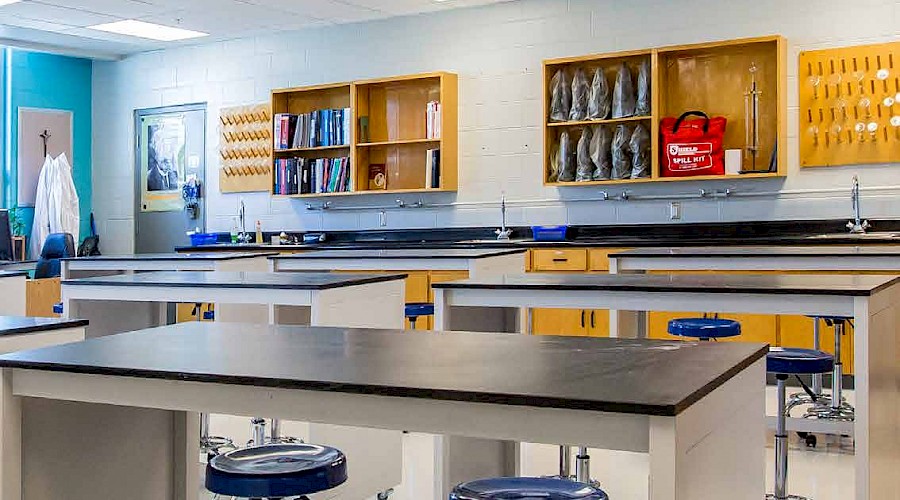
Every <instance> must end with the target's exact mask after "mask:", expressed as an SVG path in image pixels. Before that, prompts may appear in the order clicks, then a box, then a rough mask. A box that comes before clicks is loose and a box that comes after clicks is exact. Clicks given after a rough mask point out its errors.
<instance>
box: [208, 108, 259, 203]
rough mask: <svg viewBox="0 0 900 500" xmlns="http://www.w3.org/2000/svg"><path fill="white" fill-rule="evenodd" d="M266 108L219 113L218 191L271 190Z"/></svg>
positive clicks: (226, 110)
mask: <svg viewBox="0 0 900 500" xmlns="http://www.w3.org/2000/svg"><path fill="white" fill-rule="evenodd" d="M270 127H271V111H270V110H269V105H268V104H259V105H255V106H240V107H235V108H225V109H222V110H221V112H220V116H219V161H220V168H219V191H221V192H223V193H247V192H253V191H268V190H270V189H271V188H272V186H271V177H272V131H271V129H270Z"/></svg>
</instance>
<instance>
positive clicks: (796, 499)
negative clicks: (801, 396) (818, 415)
mask: <svg viewBox="0 0 900 500" xmlns="http://www.w3.org/2000/svg"><path fill="white" fill-rule="evenodd" d="M775 378H776V380H777V381H778V413H777V424H776V426H775V494H774V495H766V499H767V500H806V499H805V498H804V497H800V496H796V495H788V494H787V479H788V437H787V401H786V400H787V379H788V376H787V375H784V374H781V373H779V374H777V375H776V376H775Z"/></svg>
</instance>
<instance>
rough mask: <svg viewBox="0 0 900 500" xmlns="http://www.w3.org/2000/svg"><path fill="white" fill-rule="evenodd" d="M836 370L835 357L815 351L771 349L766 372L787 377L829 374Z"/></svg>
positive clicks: (783, 348) (767, 357) (767, 358)
mask: <svg viewBox="0 0 900 500" xmlns="http://www.w3.org/2000/svg"><path fill="white" fill-rule="evenodd" d="M832 368H834V356H832V355H831V354H828V353H827V352H822V351H816V350H814V349H797V348H785V347H771V348H769V354H768V355H767V356H766V371H767V372H769V373H781V374H787V375H804V374H816V373H828V372H830V371H831V370H832Z"/></svg>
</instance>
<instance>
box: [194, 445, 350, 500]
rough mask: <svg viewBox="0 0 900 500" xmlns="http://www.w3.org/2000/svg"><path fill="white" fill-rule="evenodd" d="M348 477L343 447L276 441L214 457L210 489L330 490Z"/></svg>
mask: <svg viewBox="0 0 900 500" xmlns="http://www.w3.org/2000/svg"><path fill="white" fill-rule="evenodd" d="M346 480H347V458H346V457H345V456H344V454H343V453H341V452H340V451H339V450H336V449H334V448H329V447H327V446H316V445H311V444H272V445H266V446H259V447H255V448H244V449H240V450H235V451H232V452H229V453H225V454H224V455H218V456H216V457H213V458H212V459H211V460H210V461H209V463H208V464H207V466H206V489H207V490H209V491H211V492H213V493H217V494H219V495H227V496H235V497H242V498H281V497H294V496H300V495H309V494H312V493H318V492H320V491H326V490H330V489H332V488H335V487H337V486H339V485H341V484H343V483H344V482H345V481H346Z"/></svg>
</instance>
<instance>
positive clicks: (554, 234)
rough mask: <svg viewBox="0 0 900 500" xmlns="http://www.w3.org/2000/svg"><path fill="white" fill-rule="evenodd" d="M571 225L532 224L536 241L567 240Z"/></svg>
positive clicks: (532, 234) (532, 235) (532, 231)
mask: <svg viewBox="0 0 900 500" xmlns="http://www.w3.org/2000/svg"><path fill="white" fill-rule="evenodd" d="M568 231H569V226H531V237H532V238H533V239H534V241H566V233H568Z"/></svg>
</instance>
